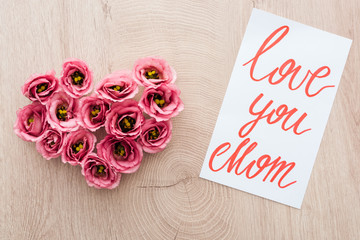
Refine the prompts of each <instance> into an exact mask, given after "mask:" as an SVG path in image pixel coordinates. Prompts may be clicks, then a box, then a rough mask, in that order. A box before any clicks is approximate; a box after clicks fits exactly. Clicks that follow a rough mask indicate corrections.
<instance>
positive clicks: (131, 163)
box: [96, 135, 143, 173]
mask: <svg viewBox="0 0 360 240" xmlns="http://www.w3.org/2000/svg"><path fill="white" fill-rule="evenodd" d="M96 148H97V153H98V155H99V157H100V158H103V159H105V160H106V161H107V162H109V163H110V164H111V165H112V166H113V168H114V169H115V170H116V171H118V172H120V173H133V172H135V171H136V170H138V169H139V167H140V163H141V160H142V158H143V152H142V149H141V146H140V144H138V143H137V142H135V141H134V140H131V139H127V138H122V139H120V138H116V137H115V136H113V135H107V136H106V137H105V138H104V139H103V140H102V141H101V142H100V143H99V144H98V145H97V146H96Z"/></svg>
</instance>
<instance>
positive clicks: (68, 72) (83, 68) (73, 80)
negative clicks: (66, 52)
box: [60, 58, 93, 98]
mask: <svg viewBox="0 0 360 240" xmlns="http://www.w3.org/2000/svg"><path fill="white" fill-rule="evenodd" d="M60 85H61V86H62V87H63V89H64V91H65V92H66V93H67V94H69V95H70V96H71V97H73V98H79V97H81V96H83V95H86V94H88V93H90V92H91V90H92V87H93V75H92V72H91V71H90V69H89V67H88V66H87V64H86V63H85V62H84V61H81V60H79V59H76V58H69V59H66V60H65V62H64V64H63V70H62V75H61V77H60Z"/></svg>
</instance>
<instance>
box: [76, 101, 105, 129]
mask: <svg viewBox="0 0 360 240" xmlns="http://www.w3.org/2000/svg"><path fill="white" fill-rule="evenodd" d="M109 111H110V102H109V101H108V100H106V99H100V98H98V97H97V96H89V97H83V98H81V99H80V104H79V109H78V114H79V123H80V125H81V126H82V127H84V128H86V129H89V130H90V131H96V130H97V129H99V128H100V127H102V126H104V124H105V120H106V115H107V113H108V112H109Z"/></svg>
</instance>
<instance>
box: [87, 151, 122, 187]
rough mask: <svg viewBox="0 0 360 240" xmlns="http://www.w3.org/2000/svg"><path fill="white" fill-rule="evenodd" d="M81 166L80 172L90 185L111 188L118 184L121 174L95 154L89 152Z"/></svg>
mask: <svg viewBox="0 0 360 240" xmlns="http://www.w3.org/2000/svg"><path fill="white" fill-rule="evenodd" d="M81 166H82V170H81V173H82V175H84V176H85V179H86V182H87V184H88V185H89V186H90V187H95V188H108V189H112V188H115V187H117V186H118V185H119V182H120V179H121V174H120V173H117V172H115V171H114V169H113V168H112V167H111V166H110V164H109V163H108V162H107V161H105V160H104V159H101V158H99V157H98V156H97V155H96V154H94V153H91V154H89V156H88V157H87V158H86V159H85V160H84V161H83V162H82V164H81Z"/></svg>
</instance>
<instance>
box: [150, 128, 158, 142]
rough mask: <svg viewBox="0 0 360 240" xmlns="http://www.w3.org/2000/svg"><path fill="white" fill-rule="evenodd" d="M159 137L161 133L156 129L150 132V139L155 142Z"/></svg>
mask: <svg viewBox="0 0 360 240" xmlns="http://www.w3.org/2000/svg"><path fill="white" fill-rule="evenodd" d="M158 137H159V131H158V130H157V129H156V128H155V129H154V130H151V131H149V139H150V140H154V139H157V138H158Z"/></svg>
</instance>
